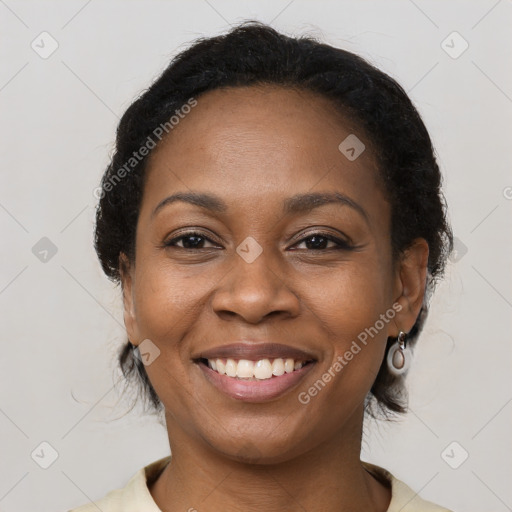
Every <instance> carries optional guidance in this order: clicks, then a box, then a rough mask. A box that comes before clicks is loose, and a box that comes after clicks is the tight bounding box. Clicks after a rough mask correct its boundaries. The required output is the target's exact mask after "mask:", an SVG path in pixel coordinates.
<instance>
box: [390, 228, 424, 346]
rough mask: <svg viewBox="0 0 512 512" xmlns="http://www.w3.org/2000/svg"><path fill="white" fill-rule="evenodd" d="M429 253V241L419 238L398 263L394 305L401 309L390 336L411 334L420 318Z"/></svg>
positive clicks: (391, 326)
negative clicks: (402, 333) (404, 333)
mask: <svg viewBox="0 0 512 512" xmlns="http://www.w3.org/2000/svg"><path fill="white" fill-rule="evenodd" d="M428 253H429V249H428V243H427V241H426V240H425V239H424V238H417V239H415V240H414V241H413V243H412V244H411V246H410V247H409V248H408V249H406V250H405V251H404V252H403V254H402V256H401V258H400V261H399V262H398V268H397V269H396V278H395V286H394V297H395V301H394V303H397V304H399V305H400V306H401V309H400V310H399V312H398V313H397V314H396V316H395V318H394V319H393V322H392V325H390V329H389V336H392V337H397V336H398V333H399V332H400V331H404V332H406V333H407V332H409V331H410V330H411V329H412V328H413V326H414V323H415V322H416V319H417V318H418V315H419V313H420V310H421V306H422V304H423V297H424V295H425V288H426V284H427V266H428Z"/></svg>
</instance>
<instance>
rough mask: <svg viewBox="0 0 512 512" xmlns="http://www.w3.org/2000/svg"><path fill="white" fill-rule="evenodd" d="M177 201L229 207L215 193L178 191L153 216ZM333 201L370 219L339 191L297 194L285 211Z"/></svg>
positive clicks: (211, 207)
mask: <svg viewBox="0 0 512 512" xmlns="http://www.w3.org/2000/svg"><path fill="white" fill-rule="evenodd" d="M177 201H182V202H185V203H190V204H193V205H195V206H199V207H200V208H205V209H207V210H210V211H212V212H216V213H223V212H225V211H227V209H228V205H227V204H226V203H225V202H224V201H223V200H222V199H221V198H220V197H219V196H216V195H214V194H206V193H200V192H177V193H176V194H172V195H170V196H168V197H166V198H165V199H163V200H162V201H160V202H159V203H158V205H157V206H156V208H155V209H154V210H153V213H152V214H151V217H154V216H155V215H156V214H157V213H158V212H159V211H160V210H162V208H164V207H165V206H168V205H170V204H172V203H175V202H177ZM332 203H337V204H342V205H344V206H349V207H350V208H352V209H353V210H355V211H357V212H358V213H359V214H360V215H361V216H362V217H364V219H365V220H366V221H367V222H368V220H369V219H368V214H367V213H366V211H365V210H364V208H363V207H362V206H361V205H359V204H358V203H356V202H355V201H354V200H353V199H351V198H350V197H348V196H346V195H345V194H341V193H339V192H331V193H326V192H324V193H319V192H310V193H305V194H297V195H295V196H292V197H289V198H287V199H285V201H284V203H283V213H284V214H286V215H293V214H298V213H305V212H309V211H311V210H313V209H315V208H319V207H320V206H324V205H327V204H332Z"/></svg>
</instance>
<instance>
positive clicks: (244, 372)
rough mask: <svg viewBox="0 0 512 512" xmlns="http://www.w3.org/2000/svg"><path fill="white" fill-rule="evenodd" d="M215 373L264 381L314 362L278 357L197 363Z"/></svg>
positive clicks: (225, 359)
mask: <svg viewBox="0 0 512 512" xmlns="http://www.w3.org/2000/svg"><path fill="white" fill-rule="evenodd" d="M196 362H197V363H199V364H202V365H203V366H207V367H208V368H210V369H211V370H213V371H214V372H215V373H217V374H219V375H224V376H227V377H231V378H234V379H237V380H243V381H264V380H269V379H273V378H276V377H281V376H282V375H285V374H290V373H293V372H295V371H298V370H300V369H301V368H303V367H304V366H307V365H309V364H312V363H313V362H314V361H313V360H312V359H310V360H300V359H293V358H282V357H277V358H274V359H269V358H265V359H259V360H256V361H253V360H250V359H233V358H216V359H205V358H200V359H198V360H197V361H196Z"/></svg>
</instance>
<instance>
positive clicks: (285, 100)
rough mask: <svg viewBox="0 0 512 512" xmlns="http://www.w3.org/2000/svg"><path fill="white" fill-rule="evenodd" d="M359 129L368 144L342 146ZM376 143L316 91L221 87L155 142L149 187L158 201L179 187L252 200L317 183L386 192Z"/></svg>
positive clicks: (363, 192)
mask: <svg viewBox="0 0 512 512" xmlns="http://www.w3.org/2000/svg"><path fill="white" fill-rule="evenodd" d="M354 136H355V137H357V140H359V141H361V143H362V144H364V146H365V150H364V151H363V152H362V153H361V154H360V156H358V157H357V158H356V159H355V160H351V159H349V158H347V156H346V154H344V153H343V152H342V151H340V149H339V146H340V144H341V143H343V141H345V140H347V138H349V139H348V140H353V139H351V138H353V137H354ZM369 148H370V143H369V141H368V140H366V137H365V135H364V134H363V133H362V131H361V130H360V128H359V127H358V126H357V124H356V123H355V122H353V121H352V120H350V119H349V118H344V117H343V116H342V115H341V114H340V113H339V112H338V111H337V110H335V108H334V104H333V103H332V102H331V101H330V100H329V99H327V98H324V97H322V96H320V95H317V94H315V93H312V92H310V91H302V90H295V89H290V88H284V87H278V86H271V85H263V86H251V87H236V88H234V87H230V88H224V89H217V90H214V91H210V92H207V93H205V94H204V95H202V96H200V97H199V98H197V106H195V107H194V108H193V109H191V111H190V112H189V113H188V114H186V115H185V116H183V117H182V118H181V119H180V121H179V123H178V124H177V125H176V126H174V128H173V129H172V131H171V132H170V133H169V135H167V136H166V138H164V139H163V140H162V142H161V143H160V144H159V146H157V148H156V149H155V150H153V153H152V155H151V157H150V160H149V165H148V171H147V172H148V177H147V182H146V190H145V194H144V195H145V196H147V195H149V196H152V197H153V198H154V200H155V201H156V200H158V197H160V196H162V197H164V196H165V195H166V194H168V193H170V192H172V191H175V190H179V191H186V190H187V189H189V190H190V189H194V190H198V189H202V190H210V191H215V193H216V194H218V195H222V196H224V197H227V198H228V202H229V198H232V199H236V200H237V202H238V203H239V204H241V203H240V201H242V202H243V201H245V203H242V204H246V205H247V206H249V205H250V204H254V205H257V204H258V202H259V201H263V200H264V199H268V198H271V197H274V196H276V197H277V196H279V197H282V196H283V194H284V195H287V196H288V195H292V193H296V192H306V191H311V190H313V189H315V188H317V189H318V190H326V189H331V190H334V189H336V190H338V191H341V192H343V193H347V194H348V195H351V196H352V197H353V198H354V199H356V200H357V199H358V198H359V199H361V197H359V196H362V195H367V196H368V195H369V194H370V195H371V193H372V192H375V193H378V192H379V191H378V187H377V181H378V180H377V176H378V175H377V172H378V171H377V168H376V165H375V162H374V158H373V154H372V152H371V151H370V149H369ZM357 149H359V148H357ZM152 202H154V201H152ZM249 202H250V203H249Z"/></svg>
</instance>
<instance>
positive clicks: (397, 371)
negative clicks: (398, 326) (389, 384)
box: [387, 331, 411, 375]
mask: <svg viewBox="0 0 512 512" xmlns="http://www.w3.org/2000/svg"><path fill="white" fill-rule="evenodd" d="M405 338H406V334H405V332H403V331H400V332H399V333H398V338H397V340H396V343H394V344H393V345H392V346H391V347H390V349H389V351H388V358H387V363H388V369H389V371H390V372H391V373H392V374H393V375H402V374H404V373H405V372H406V371H407V370H408V369H409V365H410V363H411V353H410V350H407V349H406V346H405Z"/></svg>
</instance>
